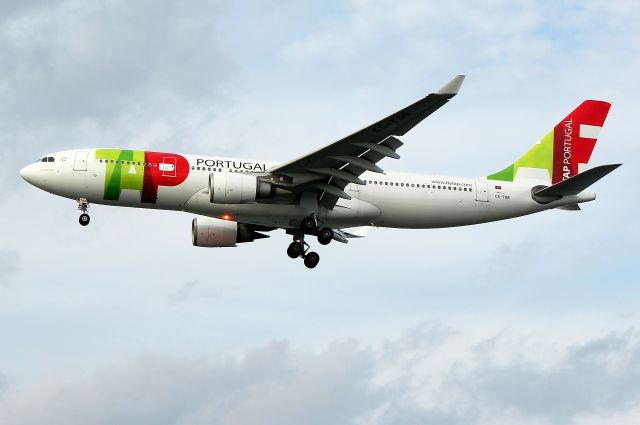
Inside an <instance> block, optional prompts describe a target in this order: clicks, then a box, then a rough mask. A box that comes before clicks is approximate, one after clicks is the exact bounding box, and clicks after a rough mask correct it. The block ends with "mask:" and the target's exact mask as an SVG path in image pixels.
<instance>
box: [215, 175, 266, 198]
mask: <svg viewBox="0 0 640 425" xmlns="http://www.w3.org/2000/svg"><path fill="white" fill-rule="evenodd" d="M274 193H275V187H274V186H272V185H271V184H270V183H267V182H263V181H260V180H258V177H257V176H253V175H250V174H242V173H212V174H210V175H209V201H211V202H212V203H214V204H242V203H244V202H252V201H255V200H256V199H262V198H268V197H270V196H273V195H274Z"/></svg>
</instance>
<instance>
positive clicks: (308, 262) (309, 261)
mask: <svg viewBox="0 0 640 425" xmlns="http://www.w3.org/2000/svg"><path fill="white" fill-rule="evenodd" d="M319 262H320V256H319V255H318V253H317V252H310V253H308V254H307V255H306V256H305V257H304V265H305V266H307V268H309V269H312V268H314V267H315V266H317V265H318V263H319Z"/></svg>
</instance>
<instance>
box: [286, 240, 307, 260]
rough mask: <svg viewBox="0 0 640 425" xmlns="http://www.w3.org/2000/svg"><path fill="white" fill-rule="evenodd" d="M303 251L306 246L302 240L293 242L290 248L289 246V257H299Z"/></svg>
mask: <svg viewBox="0 0 640 425" xmlns="http://www.w3.org/2000/svg"><path fill="white" fill-rule="evenodd" d="M303 251H304V247H303V246H302V244H301V243H300V242H291V244H290V245H289V248H287V255H288V256H289V258H298V257H299V256H300V255H302V252H303Z"/></svg>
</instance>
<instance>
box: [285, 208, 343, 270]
mask: <svg viewBox="0 0 640 425" xmlns="http://www.w3.org/2000/svg"><path fill="white" fill-rule="evenodd" d="M305 235H316V236H317V238H318V242H319V243H320V245H327V244H329V243H330V242H331V241H332V240H333V230H331V228H329V227H323V228H321V229H318V223H317V221H316V219H315V218H314V217H312V216H308V217H305V218H304V219H302V221H301V222H300V231H299V232H294V233H293V242H291V244H290V245H289V247H288V248H287V255H288V256H289V257H290V258H298V257H302V258H303V259H304V265H305V266H307V267H308V268H310V269H312V268H314V267H315V266H317V265H318V263H319V262H320V255H318V253H317V252H313V251H311V252H309V250H310V249H311V247H310V246H309V244H308V243H306V242H305V240H304V236H305Z"/></svg>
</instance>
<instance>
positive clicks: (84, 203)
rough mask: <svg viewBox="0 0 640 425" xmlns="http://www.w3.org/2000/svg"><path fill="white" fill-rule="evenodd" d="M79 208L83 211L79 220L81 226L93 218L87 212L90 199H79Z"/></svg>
mask: <svg viewBox="0 0 640 425" xmlns="http://www.w3.org/2000/svg"><path fill="white" fill-rule="evenodd" d="M78 209H79V210H80V211H82V214H80V218H79V219H78V222H79V223H80V225H81V226H86V225H87V224H89V221H90V220H91V218H90V217H89V214H87V210H88V209H89V201H87V200H86V199H84V198H80V199H78Z"/></svg>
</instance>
